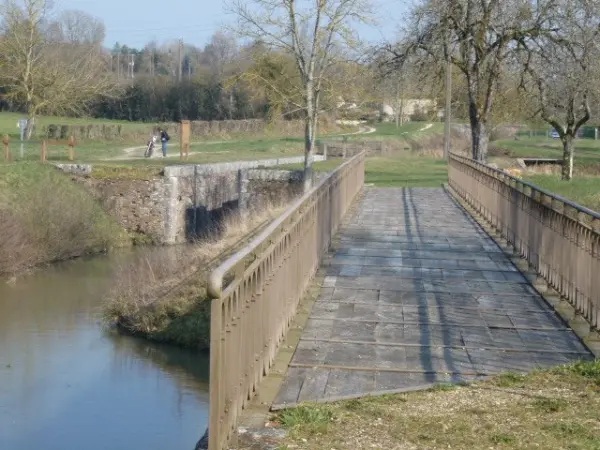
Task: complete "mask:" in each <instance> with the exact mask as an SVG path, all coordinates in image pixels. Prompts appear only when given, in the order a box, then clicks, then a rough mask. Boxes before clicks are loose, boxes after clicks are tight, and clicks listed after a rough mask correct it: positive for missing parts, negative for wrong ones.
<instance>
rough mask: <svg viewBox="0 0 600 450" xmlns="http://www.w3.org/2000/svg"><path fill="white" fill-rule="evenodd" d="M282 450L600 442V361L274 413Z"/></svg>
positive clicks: (483, 447) (518, 446)
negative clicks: (281, 430)
mask: <svg viewBox="0 0 600 450" xmlns="http://www.w3.org/2000/svg"><path fill="white" fill-rule="evenodd" d="M277 420H279V421H280V422H281V423H282V424H283V426H284V427H286V428H288V429H289V431H290V435H289V438H288V439H287V440H286V442H285V445H283V446H281V447H280V448H282V449H286V448H288V449H290V448H296V449H315V450H316V449H319V450H320V449H350V448H352V449H361V448H376V449H448V448H453V449H481V450H488V449H559V448H560V449H573V450H575V449H580V450H584V449H586V450H592V449H598V448H600V425H599V424H600V362H599V361H595V362H586V363H578V364H575V365H570V366H565V367H560V368H556V369H553V370H550V371H543V372H542V371H540V372H537V373H533V374H531V375H527V376H521V375H515V374H506V375H503V376H499V377H496V378H494V379H492V380H490V381H485V382H478V383H475V384H472V385H464V386H453V385H440V386H439V387H437V388H435V389H432V390H429V391H425V392H412V393H406V394H401V395H389V396H383V397H371V398H364V399H359V400H350V401H345V402H340V403H334V404H327V405H304V406H300V407H298V408H295V409H290V410H286V411H283V412H282V413H281V414H280V415H279V416H278V418H277Z"/></svg>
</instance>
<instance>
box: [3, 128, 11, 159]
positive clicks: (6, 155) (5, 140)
mask: <svg viewBox="0 0 600 450" xmlns="http://www.w3.org/2000/svg"><path fill="white" fill-rule="evenodd" d="M2 142H3V143H4V161H6V162H9V161H10V160H11V159H12V158H11V154H10V149H9V148H8V143H9V142H10V138H9V137H8V134H5V135H4V138H3V139H2Z"/></svg>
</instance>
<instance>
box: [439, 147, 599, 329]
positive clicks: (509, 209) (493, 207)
mask: <svg viewBox="0 0 600 450" xmlns="http://www.w3.org/2000/svg"><path fill="white" fill-rule="evenodd" d="M448 172H449V173H448V176H449V184H450V186H451V187H452V189H453V190H454V191H455V192H456V193H457V194H458V195H459V196H460V197H462V198H463V199H464V200H465V201H466V202H467V203H468V204H469V205H471V206H472V207H473V208H474V209H475V210H477V211H478V212H479V213H480V214H481V215H483V216H484V217H485V219H486V220H487V221H488V222H489V223H490V224H491V225H492V226H493V227H494V228H495V229H496V230H497V231H498V232H499V233H500V234H501V235H502V237H503V238H504V239H506V240H507V241H508V242H509V243H510V244H511V245H513V246H514V247H515V250H516V251H518V252H519V253H520V255H521V256H522V257H523V258H525V259H526V260H527V261H528V262H529V263H530V264H531V266H533V268H534V269H535V270H536V271H537V273H539V274H540V275H541V276H542V277H543V278H544V279H545V280H546V281H547V282H548V284H550V285H551V286H552V287H553V288H554V289H556V291H558V293H559V294H560V295H561V296H562V297H564V298H565V299H566V300H568V301H569V302H570V303H571V304H572V305H573V307H574V308H575V309H576V311H577V312H579V313H580V314H581V315H583V316H584V317H585V319H586V320H587V321H588V322H589V323H590V324H591V325H592V327H594V328H597V327H598V324H599V322H600V214H598V213H597V212H595V211H592V210H590V209H587V208H585V207H583V206H580V205H578V204H576V203H573V202H571V201H569V200H567V199H565V198H562V197H560V196H558V195H556V194H552V193H550V192H547V191H545V190H543V189H540V188H538V187H537V186H534V185H533V184H531V183H528V182H526V181H523V180H520V179H518V178H515V177H513V176H511V175H509V174H507V173H506V172H503V171H501V170H498V169H494V168H491V167H489V166H487V165H485V164H482V163H479V162H476V161H474V160H472V159H469V158H465V157H463V156H459V155H456V154H452V155H450V160H449V167H448Z"/></svg>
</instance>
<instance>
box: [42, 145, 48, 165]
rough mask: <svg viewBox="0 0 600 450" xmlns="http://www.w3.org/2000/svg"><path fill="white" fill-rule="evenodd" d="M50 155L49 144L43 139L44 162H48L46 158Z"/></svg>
mask: <svg viewBox="0 0 600 450" xmlns="http://www.w3.org/2000/svg"><path fill="white" fill-rule="evenodd" d="M47 157H48V144H47V143H46V141H45V140H43V141H42V163H45V162H46V158H47Z"/></svg>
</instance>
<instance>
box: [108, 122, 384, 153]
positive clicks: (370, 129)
mask: <svg viewBox="0 0 600 450" xmlns="http://www.w3.org/2000/svg"><path fill="white" fill-rule="evenodd" d="M375 131H377V130H376V129H375V128H374V127H362V126H361V127H359V129H358V131H355V132H352V133H344V134H336V135H335V136H332V137H340V136H355V135H358V134H371V133H374V132H375ZM228 142H239V140H228V141H206V142H205V141H198V142H192V145H197V144H206V145H212V144H225V143H228ZM145 151H146V145H139V146H136V147H127V148H124V149H123V154H122V155H119V156H114V157H112V158H106V159H105V161H126V160H129V159H142V158H144V152H145ZM198 153H202V152H201V151H195V152H190V153H189V154H190V155H195V154H198ZM219 153H229V151H228V150H224V151H220V152H211V155H212V154H219ZM167 158H179V152H178V151H175V152H173V151H171V152H170V153H169V154H168V155H167ZM151 159H162V153H161V147H160V145H157V146H156V147H155V149H154V155H153V156H152V158H151Z"/></svg>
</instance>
